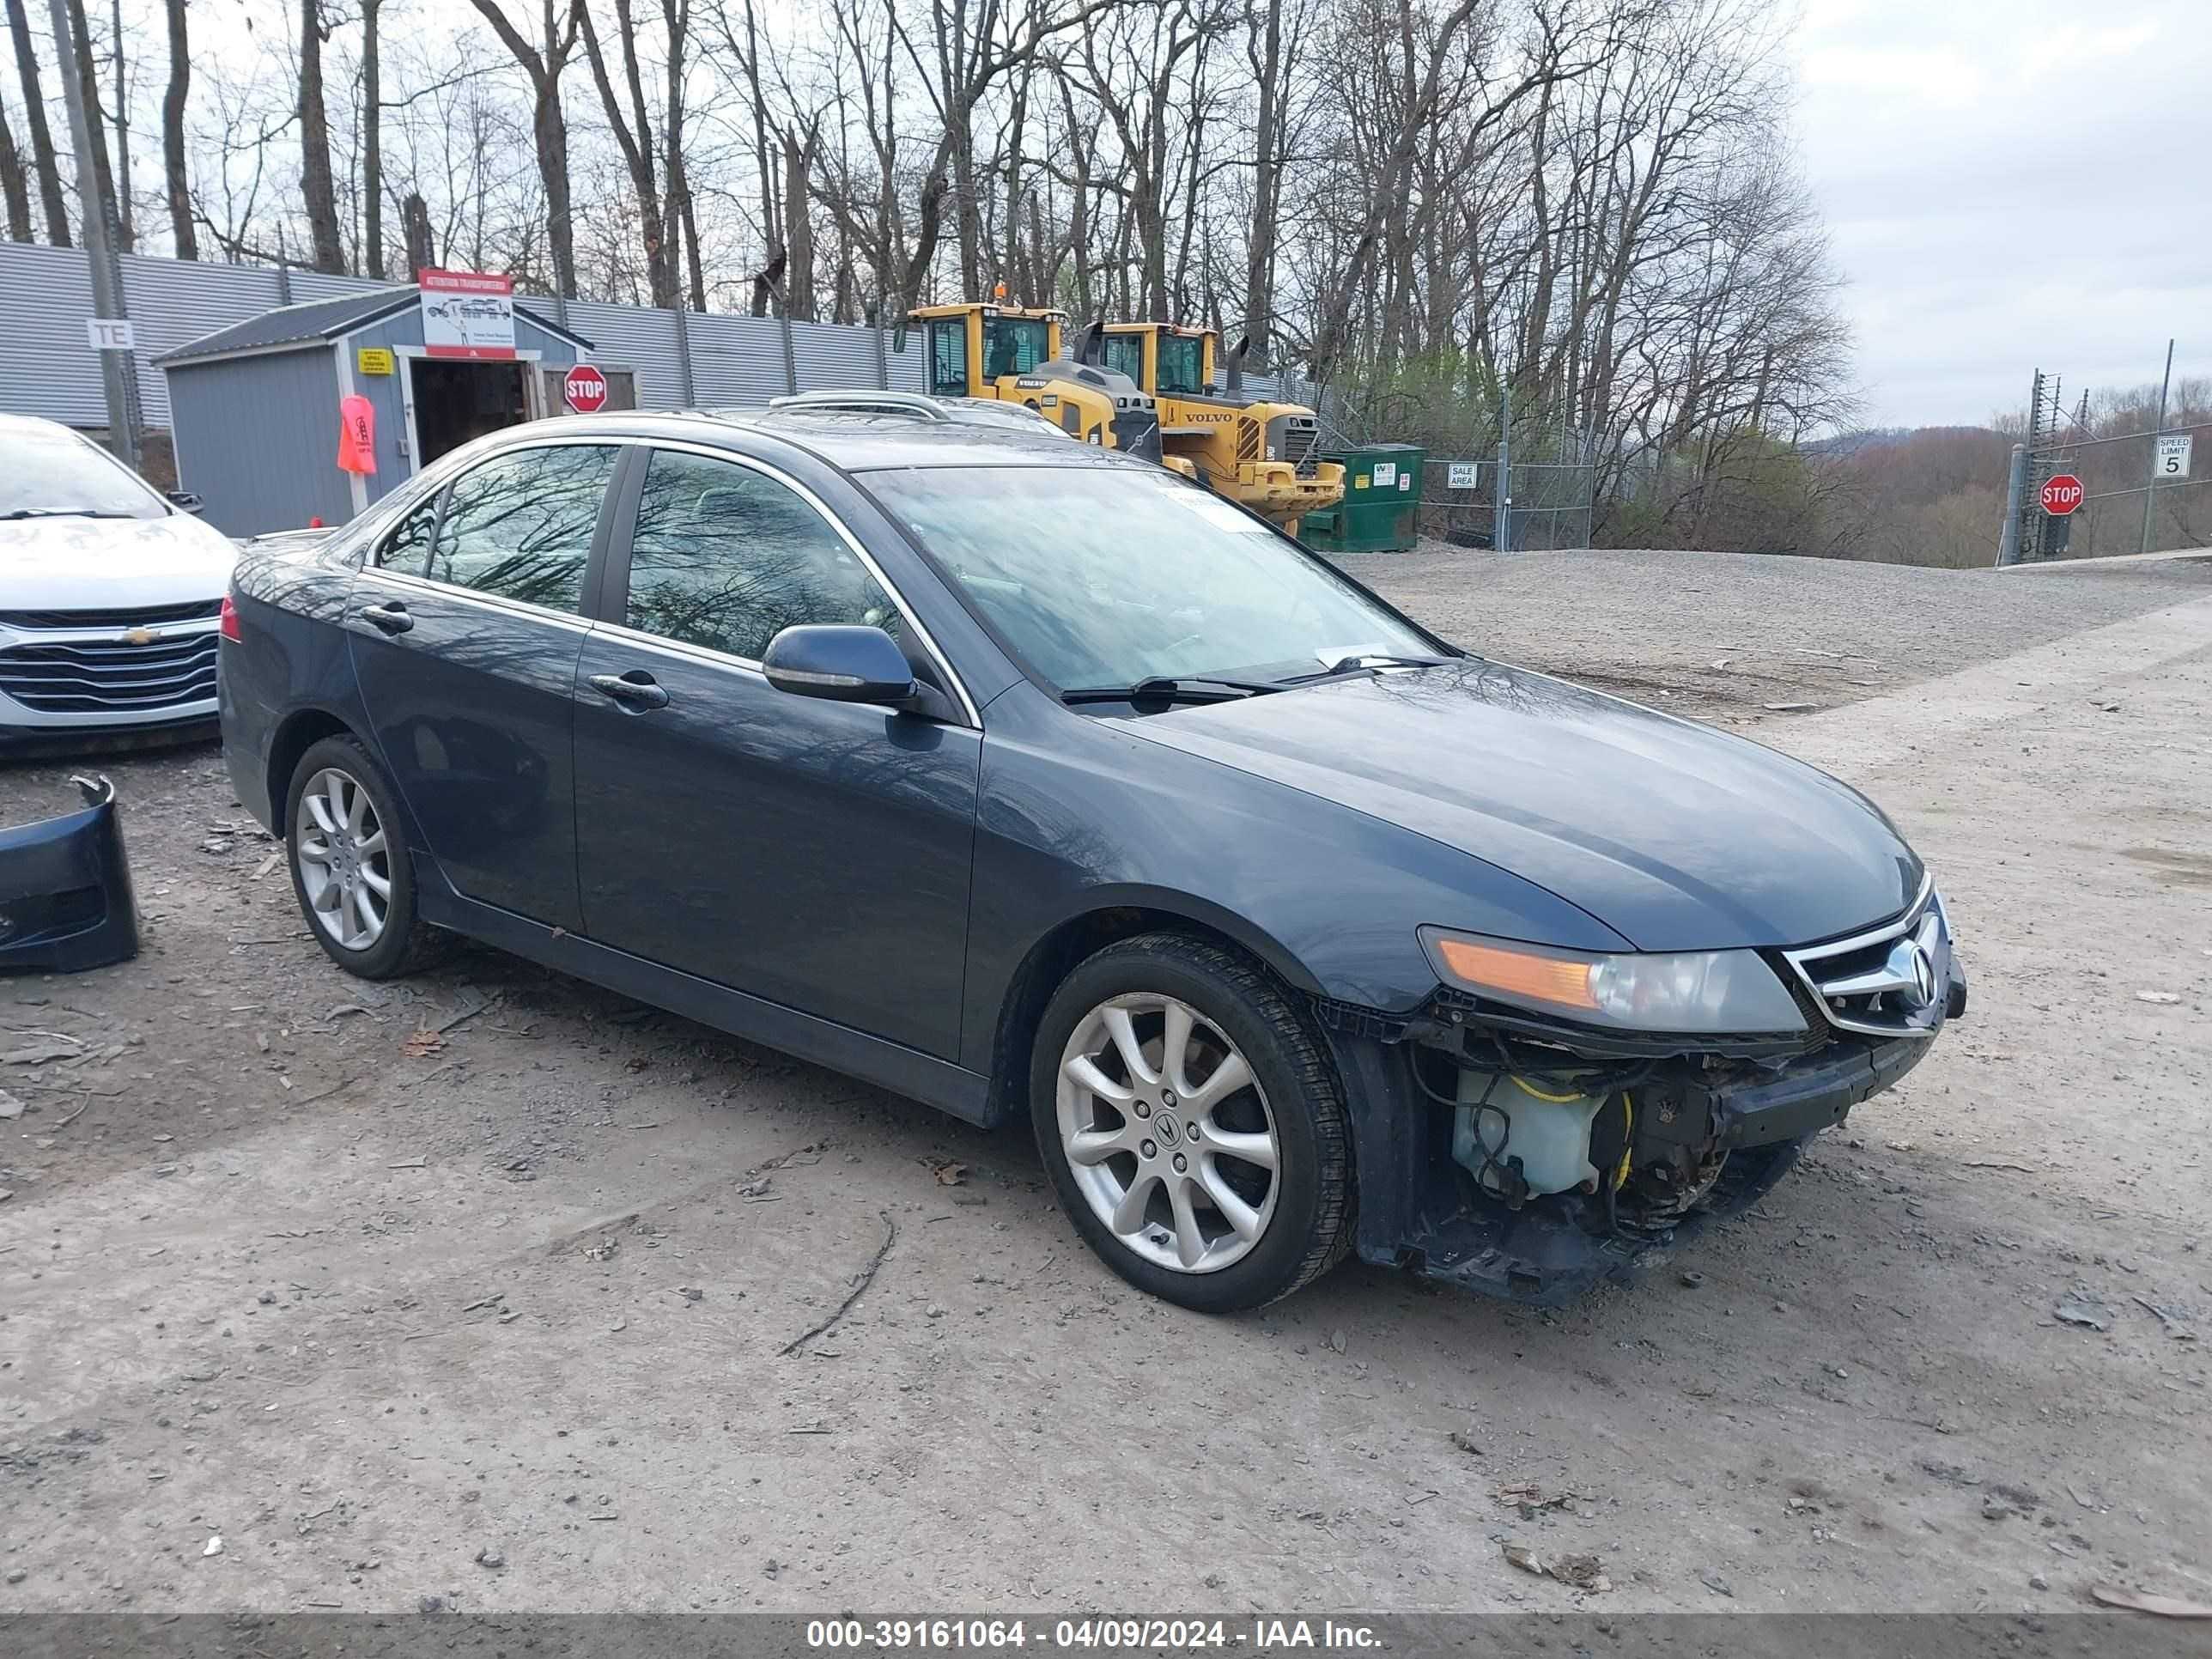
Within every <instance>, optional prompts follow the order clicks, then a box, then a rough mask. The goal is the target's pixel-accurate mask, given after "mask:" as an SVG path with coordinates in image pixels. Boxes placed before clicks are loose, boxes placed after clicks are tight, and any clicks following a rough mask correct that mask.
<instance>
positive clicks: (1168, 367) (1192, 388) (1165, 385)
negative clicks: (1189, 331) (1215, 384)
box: [1159, 331, 1211, 398]
mask: <svg viewBox="0 0 2212 1659" xmlns="http://www.w3.org/2000/svg"><path fill="white" fill-rule="evenodd" d="M1205 367H1206V342H1205V341H1204V340H1202V339H1193V338H1191V337H1188V336H1187V335H1182V334H1169V333H1166V332H1164V331H1163V332H1162V334H1161V335H1160V384H1159V395H1160V396H1161V397H1163V398H1172V397H1175V396H1176V394H1177V393H1182V395H1184V396H1186V397H1188V396H1193V395H1196V396H1201V397H1202V396H1204V395H1205V393H1206V392H1208V391H1209V390H1211V388H1210V387H1208V386H1206V375H1205Z"/></svg>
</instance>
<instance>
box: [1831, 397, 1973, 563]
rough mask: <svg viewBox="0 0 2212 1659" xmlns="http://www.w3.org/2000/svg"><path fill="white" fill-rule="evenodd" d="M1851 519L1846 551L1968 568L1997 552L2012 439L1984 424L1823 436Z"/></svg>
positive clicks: (1887, 559) (1880, 558)
mask: <svg viewBox="0 0 2212 1659" xmlns="http://www.w3.org/2000/svg"><path fill="white" fill-rule="evenodd" d="M1828 445H1829V447H1828V450H1827V456H1828V459H1829V461H1830V463H1831V464H1832V465H1834V466H1835V467H1836V468H1837V470H1838V472H1839V474H1840V475H1841V476H1840V478H1839V479H1838V483H1839V485H1840V488H1839V490H1838V495H1839V496H1840V497H1841V499H1842V501H1845V502H1848V503H1849V507H1848V508H1846V510H1847V511H1848V512H1849V513H1850V514H1851V515H1852V516H1853V517H1854V518H1855V519H1856V520H1857V522H1856V523H1855V524H1854V525H1853V526H1852V528H1851V530H1850V532H1849V533H1848V534H1847V535H1846V536H1845V537H1844V539H1843V546H1844V550H1845V551H1846V552H1847V553H1848V555H1849V556H1850V557H1852V558H1859V559H1873V560H1877V561H1879V562H1882V563H1886V564H1935V565H1950V566H1954V567H1971V566H1975V565H1983V564H1987V563H1990V562H1991V561H1992V560H1993V559H1994V558H1995V557H1996V544H1997V532H1998V529H1999V526H2000V521H2001V520H2002V518H2003V515H2004V489H2005V473H2006V470H2007V469H2008V467H2009V466H2010V465H2011V463H2012V446H2013V440H2012V439H2011V438H2010V437H2009V436H2008V435H2006V434H2004V433H2002V432H1999V431H1997V430H1996V429H1995V428H1990V427H1985V426H1921V427H1911V428H1904V427H1879V428H1868V429H1866V430H1863V431H1859V432H1847V433H1844V434H1842V435H1839V436H1838V437H1835V438H1832V439H1830V440H1828Z"/></svg>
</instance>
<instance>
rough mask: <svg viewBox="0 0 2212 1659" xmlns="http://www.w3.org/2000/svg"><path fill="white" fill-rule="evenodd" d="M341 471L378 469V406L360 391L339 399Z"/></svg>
mask: <svg viewBox="0 0 2212 1659" xmlns="http://www.w3.org/2000/svg"><path fill="white" fill-rule="evenodd" d="M338 471H341V472H362V473H373V472H374V471H376V406H375V405H374V404H372V403H370V402H369V400H368V398H364V397H362V395H361V393H359V392H355V393H353V394H352V395H351V396H350V397H346V398H339V399H338Z"/></svg>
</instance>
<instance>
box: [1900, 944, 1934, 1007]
mask: <svg viewBox="0 0 2212 1659" xmlns="http://www.w3.org/2000/svg"><path fill="white" fill-rule="evenodd" d="M1889 971H1890V972H1891V974H1892V975H1894V976H1895V977H1897V978H1898V979H1899V980H1904V981H1907V983H1905V984H1903V985H1900V986H1899V987H1898V992H1897V994H1898V996H1899V999H1900V1000H1903V1001H1905V1002H1909V1003H1911V1005H1912V1006H1914V1007H1915V1008H1925V1007H1926V1006H1928V1005H1929V1003H1931V1002H1933V1001H1935V1000H1936V964H1935V963H1934V962H1933V961H1931V960H1929V955H1928V949H1927V947H1926V946H1925V945H1922V944H1921V943H1920V941H1919V940H1918V939H1899V941H1898V942H1897V948H1896V949H1895V950H1894V951H1891V952H1890V953H1889Z"/></svg>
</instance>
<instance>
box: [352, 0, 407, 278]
mask: <svg viewBox="0 0 2212 1659" xmlns="http://www.w3.org/2000/svg"><path fill="white" fill-rule="evenodd" d="M383 9H384V0H361V240H362V265H363V266H364V267H365V268H366V269H367V270H368V274H369V275H370V276H374V277H375V278H376V279H377V280H378V281H380V282H381V281H382V280H383V278H384V47H383V41H382V36H381V33H380V27H379V21H380V17H381V15H382V13H383ZM410 274H411V273H410Z"/></svg>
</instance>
